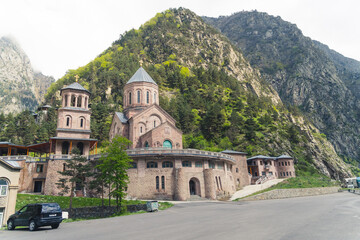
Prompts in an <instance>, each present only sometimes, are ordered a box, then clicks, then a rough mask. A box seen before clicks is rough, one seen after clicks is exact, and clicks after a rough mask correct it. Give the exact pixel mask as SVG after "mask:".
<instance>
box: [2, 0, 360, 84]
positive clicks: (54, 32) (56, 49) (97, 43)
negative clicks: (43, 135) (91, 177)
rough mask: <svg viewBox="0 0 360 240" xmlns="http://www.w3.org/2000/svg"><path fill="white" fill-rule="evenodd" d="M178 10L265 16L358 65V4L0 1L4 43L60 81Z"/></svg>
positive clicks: (334, 0)
mask: <svg viewBox="0 0 360 240" xmlns="http://www.w3.org/2000/svg"><path fill="white" fill-rule="evenodd" d="M177 7H185V8H189V9H190V10H192V11H193V12H195V13H196V14H198V15H200V16H210V17H218V16H219V15H225V16H226V15H230V14H232V13H235V12H239V11H242V10H249V11H251V10H255V9H256V10H258V11H261V12H267V13H269V14H271V15H275V16H280V17H281V18H282V19H284V20H286V21H289V22H291V23H295V24H296V25H297V26H298V27H299V28H300V29H301V30H302V32H303V34H304V35H306V36H308V37H311V38H312V39H314V40H318V41H320V42H322V43H324V44H326V45H328V46H329V47H330V48H332V49H334V50H336V51H338V52H339V53H341V54H343V55H345V56H347V57H351V58H354V59H357V60H360V26H359V23H360V1H358V0H342V1H339V0H183V1H173V0H158V1H157V0H152V1H149V0H147V1H146V0H143V1H139V0H127V1H120V0H58V1H55V0H0V37H1V36H12V37H13V38H15V39H16V40H17V42H18V43H19V44H20V46H21V47H22V48H23V49H24V51H25V52H26V54H27V55H28V56H29V58H30V60H31V62H32V64H33V66H34V67H35V68H36V69H37V70H40V71H42V72H43V73H44V74H46V75H52V76H54V77H55V78H56V79H58V78H60V77H62V76H63V75H64V74H65V72H66V71H67V70H68V69H76V68H78V67H80V66H83V65H85V64H87V63H88V62H89V61H91V60H92V59H94V58H95V57H96V56H97V55H98V54H100V53H101V52H102V51H104V50H105V49H106V48H108V47H109V46H110V45H111V43H112V42H113V41H115V40H117V39H118V38H119V35H120V34H122V33H124V32H125V31H127V30H130V29H131V28H139V27H140V25H141V24H143V23H145V22H146V21H147V20H149V19H150V18H152V17H153V16H155V14H156V13H157V12H162V11H164V10H166V9H168V8H177Z"/></svg>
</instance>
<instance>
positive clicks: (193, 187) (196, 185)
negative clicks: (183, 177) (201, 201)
mask: <svg viewBox="0 0 360 240" xmlns="http://www.w3.org/2000/svg"><path fill="white" fill-rule="evenodd" d="M189 193H190V195H198V196H201V188H200V181H199V179H198V178H196V177H192V178H191V179H190V181H189Z"/></svg>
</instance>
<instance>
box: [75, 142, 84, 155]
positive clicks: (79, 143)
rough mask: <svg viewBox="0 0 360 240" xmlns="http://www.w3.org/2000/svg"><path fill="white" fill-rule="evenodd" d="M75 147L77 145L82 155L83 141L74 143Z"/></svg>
mask: <svg viewBox="0 0 360 240" xmlns="http://www.w3.org/2000/svg"><path fill="white" fill-rule="evenodd" d="M76 147H77V149H79V151H80V155H84V143H83V142H78V143H77V144H76Z"/></svg>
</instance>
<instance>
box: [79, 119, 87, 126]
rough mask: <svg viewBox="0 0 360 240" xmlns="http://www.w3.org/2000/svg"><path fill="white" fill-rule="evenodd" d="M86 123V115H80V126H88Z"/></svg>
mask: <svg viewBox="0 0 360 240" xmlns="http://www.w3.org/2000/svg"><path fill="white" fill-rule="evenodd" d="M85 124H86V121H85V117H84V116H80V117H79V127H80V128H85V127H86V126H85Z"/></svg>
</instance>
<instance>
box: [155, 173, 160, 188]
mask: <svg viewBox="0 0 360 240" xmlns="http://www.w3.org/2000/svg"><path fill="white" fill-rule="evenodd" d="M155 181H156V189H157V190H159V176H156V178H155Z"/></svg>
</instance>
